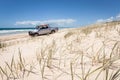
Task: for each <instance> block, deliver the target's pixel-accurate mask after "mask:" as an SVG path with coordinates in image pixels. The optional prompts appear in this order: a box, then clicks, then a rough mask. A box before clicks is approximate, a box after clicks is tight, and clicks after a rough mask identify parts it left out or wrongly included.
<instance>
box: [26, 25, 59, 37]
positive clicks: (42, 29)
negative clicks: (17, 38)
mask: <svg viewBox="0 0 120 80" xmlns="http://www.w3.org/2000/svg"><path fill="white" fill-rule="evenodd" d="M57 31H58V27H50V26H49V25H48V24H46V25H39V26H36V29H35V30H34V31H29V32H28V33H29V35H30V36H39V35H43V34H52V33H55V32H57Z"/></svg>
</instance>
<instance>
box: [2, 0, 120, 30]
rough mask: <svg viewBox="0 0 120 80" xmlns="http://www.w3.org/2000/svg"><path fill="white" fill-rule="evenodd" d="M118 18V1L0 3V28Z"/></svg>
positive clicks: (21, 0)
mask: <svg viewBox="0 0 120 80" xmlns="http://www.w3.org/2000/svg"><path fill="white" fill-rule="evenodd" d="M117 18H119V19H120V0H0V28H2V27H3V28H4V27H15V28H16V27H34V26H35V25H38V24H54V25H56V26H62V27H79V26H84V25H88V24H93V23H96V22H104V21H111V20H114V19H117Z"/></svg>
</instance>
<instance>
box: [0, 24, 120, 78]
mask: <svg viewBox="0 0 120 80" xmlns="http://www.w3.org/2000/svg"><path fill="white" fill-rule="evenodd" d="M119 31H120V25H118V26H116V27H115V28H110V29H108V30H107V31H105V30H104V28H101V29H100V28H98V29H97V28H96V29H93V30H92V32H91V33H90V34H88V35H85V34H84V33H82V32H81V29H66V30H61V31H59V32H57V33H55V34H51V35H45V36H39V37H34V38H31V37H29V36H28V35H26V34H21V35H19V37H18V35H14V37H13V36H9V38H7V37H2V38H0V40H1V41H2V42H5V43H7V44H8V46H6V47H3V48H1V49H0V66H1V67H2V68H3V69H4V70H5V69H6V70H8V69H7V68H6V64H5V62H7V63H9V64H10V63H11V61H12V57H13V55H14V61H15V62H16V64H17V62H19V56H18V55H19V52H20V53H21V55H22V58H24V61H25V62H24V64H25V65H26V66H25V67H26V68H27V69H29V67H30V65H32V66H34V69H33V70H32V71H34V72H35V73H36V74H32V73H30V75H29V76H27V72H26V73H25V75H24V78H23V77H22V74H23V71H19V72H18V73H19V79H18V80H43V79H42V77H41V70H40V66H41V67H43V64H44V61H47V60H48V59H47V58H48V57H50V56H49V55H50V54H52V57H51V59H50V61H49V64H50V63H51V64H50V67H47V64H45V70H44V80H47V79H48V80H72V79H71V70H70V63H71V62H72V67H73V73H74V80H80V77H81V76H82V69H81V64H82V63H81V56H82V54H83V65H84V68H85V71H84V72H85V74H87V73H88V70H89V69H90V68H91V71H90V72H92V71H93V70H94V69H96V68H98V67H100V66H101V65H102V63H100V62H101V61H102V60H103V56H104V55H105V56H106V59H108V58H109V56H110V53H111V52H112V49H113V47H114V45H115V44H116V43H117V45H116V46H115V48H114V51H113V53H114V55H120V54H119V52H118V53H117V52H115V51H116V50H117V49H120V33H119ZM65 36H66V37H65ZM115 49H116V50H115ZM41 56H43V57H41ZM40 58H42V62H41V65H39V62H38V59H40ZM43 58H44V59H43ZM46 63H47V62H46ZM113 64H114V65H113ZM113 64H111V65H110V66H111V69H110V72H112V71H113V70H117V69H118V68H120V65H119V64H120V63H119V60H118V61H116V62H114V63H113ZM99 71H100V70H98V71H96V72H94V73H93V74H91V75H90V76H89V77H87V80H95V78H96V76H97V74H98V73H99ZM9 73H10V71H8V74H9ZM0 74H1V73H0ZM84 76H85V75H84ZM3 77H4V78H3V80H5V79H6V76H5V75H3ZM104 79H105V71H103V72H102V73H101V74H100V76H99V77H98V80H104ZM0 80H2V77H0ZM11 80H12V79H11Z"/></svg>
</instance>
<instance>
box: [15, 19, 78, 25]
mask: <svg viewBox="0 0 120 80" xmlns="http://www.w3.org/2000/svg"><path fill="white" fill-rule="evenodd" d="M75 21H76V20H74V19H57V20H45V21H17V22H16V23H15V25H38V24H56V25H66V24H71V23H73V22H75Z"/></svg>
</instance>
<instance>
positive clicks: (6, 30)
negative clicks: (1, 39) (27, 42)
mask: <svg viewBox="0 0 120 80" xmlns="http://www.w3.org/2000/svg"><path fill="white" fill-rule="evenodd" d="M31 30H34V28H0V36H3V35H10V34H18V33H27V32H28V31H31Z"/></svg>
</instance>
